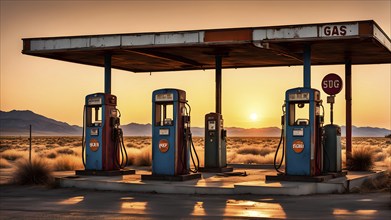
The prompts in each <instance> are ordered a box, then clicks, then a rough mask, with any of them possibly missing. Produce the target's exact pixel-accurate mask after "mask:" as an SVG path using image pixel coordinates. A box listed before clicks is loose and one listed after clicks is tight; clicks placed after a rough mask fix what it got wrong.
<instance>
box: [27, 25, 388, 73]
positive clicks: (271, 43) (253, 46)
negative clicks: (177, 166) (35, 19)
mask: <svg viewBox="0 0 391 220" xmlns="http://www.w3.org/2000/svg"><path fill="white" fill-rule="evenodd" d="M306 46H310V47H311V65H331V64H345V63H346V61H347V60H349V61H350V62H351V64H380V63H391V40H390V38H389V37H388V36H387V35H386V34H385V33H384V32H383V31H382V30H381V29H380V27H379V26H378V25H377V24H376V23H375V22H374V21H372V20H368V21H353V22H338V23H322V24H305V25H287V26H276V27H252V28H233V29H213V30H194V31H177V32H159V33H130V34H110V35H91V36H68V37H49V38H28V39H23V51H22V53H23V54H28V55H33V56H38V57H45V58H51V59H56V60H63V61H69V62H74V63H81V64H87V65H93V66H102V67H103V66H105V60H104V56H105V54H110V55H111V57H112V61H111V62H112V63H111V67H112V68H116V69H121V70H127V71H132V72H157V71H176V70H202V69H215V67H216V66H215V57H216V56H217V55H218V56H221V57H222V68H242V67H268V66H295V65H303V54H304V48H305V47H306Z"/></svg>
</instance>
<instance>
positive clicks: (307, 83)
mask: <svg viewBox="0 0 391 220" xmlns="http://www.w3.org/2000/svg"><path fill="white" fill-rule="evenodd" d="M303 58H304V75H303V78H304V79H303V81H304V88H311V46H310V45H306V46H305V48H304V57H303Z"/></svg>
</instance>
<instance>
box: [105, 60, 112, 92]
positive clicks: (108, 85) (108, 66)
mask: <svg viewBox="0 0 391 220" xmlns="http://www.w3.org/2000/svg"><path fill="white" fill-rule="evenodd" d="M105 93H106V94H111V54H105Z"/></svg>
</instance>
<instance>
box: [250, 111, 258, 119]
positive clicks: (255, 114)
mask: <svg viewBox="0 0 391 220" xmlns="http://www.w3.org/2000/svg"><path fill="white" fill-rule="evenodd" d="M250 119H251V121H257V119H258V114H257V113H255V112H254V113H251V114H250Z"/></svg>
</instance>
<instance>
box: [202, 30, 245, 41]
mask: <svg viewBox="0 0 391 220" xmlns="http://www.w3.org/2000/svg"><path fill="white" fill-rule="evenodd" d="M251 40H252V29H238V30H234V29H227V30H210V31H205V38H204V42H221V41H251Z"/></svg>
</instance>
